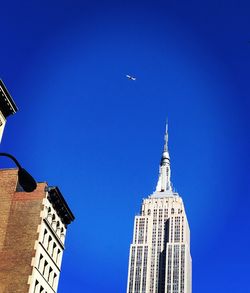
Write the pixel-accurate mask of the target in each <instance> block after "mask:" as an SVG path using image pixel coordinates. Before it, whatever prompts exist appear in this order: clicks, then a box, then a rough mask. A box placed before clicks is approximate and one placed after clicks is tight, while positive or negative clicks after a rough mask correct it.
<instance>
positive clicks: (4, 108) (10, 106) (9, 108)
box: [0, 79, 17, 142]
mask: <svg viewBox="0 0 250 293" xmlns="http://www.w3.org/2000/svg"><path fill="white" fill-rule="evenodd" d="M16 111H17V106H16V105H15V102H14V101H13V99H12V97H11V95H10V94H9V92H8V90H7V89H6V87H5V85H4V83H3V82H2V80H1V79H0V142H1V140H2V136H3V131H4V127H5V124H6V120H7V117H8V116H10V115H12V114H15V113H16Z"/></svg>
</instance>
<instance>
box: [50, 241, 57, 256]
mask: <svg viewBox="0 0 250 293" xmlns="http://www.w3.org/2000/svg"><path fill="white" fill-rule="evenodd" d="M55 248H56V244H55V242H54V244H53V248H52V253H51V255H52V257H53V256H54V252H55Z"/></svg>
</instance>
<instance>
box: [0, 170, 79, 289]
mask: <svg viewBox="0 0 250 293" xmlns="http://www.w3.org/2000/svg"><path fill="white" fill-rule="evenodd" d="M0 202H1V208H0V292H1V293H55V292H57V287H58V280H59V275H60V271H61V262H62V255H63V251H64V241H65V235H66V231H67V226H68V225H69V224H70V223H71V222H72V221H73V220H74V215H73V214H72V212H71V210H70V208H69V207H68V205H67V203H66V201H65V200H64V198H63V196H62V194H61V192H60V190H59V189H58V188H57V187H49V186H48V185H47V184H46V183H45V182H44V183H38V185H37V188H36V190H35V191H33V192H31V193H26V192H24V191H23V190H22V188H21V187H20V186H19V184H18V180H17V170H16V169H4V170H0Z"/></svg>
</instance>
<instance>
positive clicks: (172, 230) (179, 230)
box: [127, 128, 192, 293]
mask: <svg viewBox="0 0 250 293" xmlns="http://www.w3.org/2000/svg"><path fill="white" fill-rule="evenodd" d="M170 173H171V169H170V156H169V151H168V131H167V128H166V135H165V144H164V150H163V153H162V157H161V162H160V171H159V179H158V183H157V186H156V190H155V192H154V193H153V194H151V195H150V196H149V197H148V198H146V199H143V202H142V206H141V212H140V215H138V216H135V221H134V232H133V240H132V244H131V245H130V255H129V268H128V283H127V293H191V292H192V284H191V281H192V260H191V255H190V231H189V225H188V221H187V217H186V213H185V209H184V204H183V201H182V198H181V197H180V196H179V194H178V193H177V192H175V191H174V190H173V189H172V185H171V181H170Z"/></svg>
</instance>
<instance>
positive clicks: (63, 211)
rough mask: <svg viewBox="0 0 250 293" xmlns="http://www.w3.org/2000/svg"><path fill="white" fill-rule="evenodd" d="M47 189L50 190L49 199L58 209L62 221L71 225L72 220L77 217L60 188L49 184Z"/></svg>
mask: <svg viewBox="0 0 250 293" xmlns="http://www.w3.org/2000/svg"><path fill="white" fill-rule="evenodd" d="M45 191H47V192H48V200H49V202H50V203H51V204H52V206H53V208H54V209H55V210H56V212H57V214H58V216H59V217H60V219H61V221H62V222H63V223H64V224H65V225H69V224H70V223H71V222H72V221H74V219H75V217H74V215H73V213H72V212H71V210H70V208H69V206H68V204H67V203H66V201H65V199H64V197H63V195H62V194H61V192H60V190H59V188H58V187H57V186H49V187H45Z"/></svg>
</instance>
